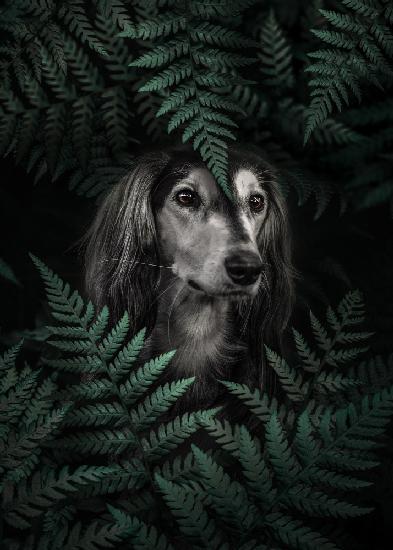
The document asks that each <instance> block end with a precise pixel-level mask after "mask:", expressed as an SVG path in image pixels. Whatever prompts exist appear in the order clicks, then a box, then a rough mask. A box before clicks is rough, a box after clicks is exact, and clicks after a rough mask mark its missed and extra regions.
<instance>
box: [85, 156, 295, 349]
mask: <svg viewBox="0 0 393 550" xmlns="http://www.w3.org/2000/svg"><path fill="white" fill-rule="evenodd" d="M229 180H230V181H229V184H230V188H231V190H232V194H233V200H230V199H228V198H227V196H226V195H225V194H224V192H223V191H222V190H221V189H220V188H219V186H218V185H217V184H216V182H215V180H214V178H213V177H212V175H211V173H210V172H209V171H208V170H207V168H206V167H205V166H204V165H203V163H202V162H201V160H200V158H199V157H198V156H197V155H196V153H195V152H193V151H192V150H190V149H189V148H172V149H168V150H165V151H160V152H158V153H148V154H146V155H143V156H141V157H140V158H139V160H138V161H137V162H136V163H135V165H134V167H133V169H132V170H131V172H130V173H129V175H128V176H127V177H126V178H125V179H124V180H123V181H121V182H120V183H119V184H118V185H116V186H115V187H114V188H113V189H112V190H111V191H110V192H109V194H108V195H107V196H106V198H105V200H104V202H103V204H102V205H101V208H100V209H99V212H98V214H97V216H96V219H95V221H94V223H93V225H92V227H91V230H90V232H89V241H88V246H87V255H86V259H87V261H86V280H87V287H88V290H89V292H90V295H91V297H92V299H93V301H94V302H95V303H97V305H99V306H102V305H104V304H107V305H108V306H109V307H110V310H111V311H112V312H113V313H114V314H115V315H119V314H121V313H122V312H123V311H124V310H125V309H127V310H128V311H129V312H130V314H131V318H132V320H133V321H134V329H135V330H136V329H138V328H140V327H141V326H145V325H147V326H150V327H151V326H152V324H153V323H154V305H155V299H156V291H157V288H158V282H159V280H160V273H162V270H163V269H168V268H170V270H171V272H172V273H173V274H174V275H175V276H177V277H178V278H180V279H181V280H182V282H184V285H187V288H188V290H189V292H192V293H196V294H199V295H200V296H205V297H206V296H209V297H211V298H212V299H221V300H222V299H228V300H231V301H233V300H239V301H240V302H244V300H246V301H248V302H249V303H250V304H252V310H251V311H250V309H248V311H247V315H248V319H249V321H250V323H253V324H254V328H255V330H256V331H258V332H259V333H261V332H262V331H264V332H265V333H268V334H269V333H270V335H272V336H274V335H279V334H280V333H281V332H282V330H283V328H284V327H285V325H286V323H287V321H288V317H289V314H290V311H291V304H292V277H291V265H290V239H289V231H288V219H287V213H286V208H285V201H284V199H283V197H282V194H281V192H280V189H279V185H278V182H277V177H276V173H275V170H274V169H273V168H272V167H271V166H269V165H268V164H267V163H266V162H265V161H264V160H262V158H261V157H260V156H259V155H257V154H256V153H253V152H250V151H242V150H240V149H238V148H236V149H234V148H232V149H230V151H229ZM155 266H163V267H155ZM258 342H260V338H258V339H254V345H255V344H256V345H257V344H258ZM259 353H260V350H259Z"/></svg>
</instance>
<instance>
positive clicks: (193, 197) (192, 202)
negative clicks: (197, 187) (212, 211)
mask: <svg viewBox="0 0 393 550" xmlns="http://www.w3.org/2000/svg"><path fill="white" fill-rule="evenodd" d="M176 201H177V202H178V203H179V204H180V205H181V206H198V204H199V197H198V195H197V194H196V193H194V191H189V190H188V189H185V190H183V191H179V192H178V193H176Z"/></svg>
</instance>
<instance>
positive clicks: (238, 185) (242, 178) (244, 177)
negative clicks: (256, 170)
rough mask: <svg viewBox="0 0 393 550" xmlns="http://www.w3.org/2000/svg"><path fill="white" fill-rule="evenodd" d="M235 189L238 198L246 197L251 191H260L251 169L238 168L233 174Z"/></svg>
mask: <svg viewBox="0 0 393 550" xmlns="http://www.w3.org/2000/svg"><path fill="white" fill-rule="evenodd" d="M234 184H235V189H236V192H237V195H238V197H239V199H241V200H242V199H243V200H244V199H246V198H248V197H249V196H250V195H251V194H252V193H253V192H257V191H260V189H259V182H258V180H257V177H256V175H255V174H253V172H251V170H246V169H244V168H242V169H240V170H239V171H238V172H237V174H236V176H235V181H234Z"/></svg>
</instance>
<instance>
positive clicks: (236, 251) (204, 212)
mask: <svg viewBox="0 0 393 550" xmlns="http://www.w3.org/2000/svg"><path fill="white" fill-rule="evenodd" d="M162 185H163V186H164V188H161V189H160V190H159V192H160V194H161V200H160V201H159V204H158V205H157V206H156V208H155V210H156V212H155V218H156V226H157V234H158V245H159V251H160V256H161V258H160V261H161V262H165V263H166V264H167V265H170V266H171V268H172V271H173V273H174V274H176V275H177V277H179V278H180V279H181V280H182V281H183V282H184V283H185V284H187V285H188V287H189V289H190V291H192V292H195V293H200V294H201V295H202V294H204V295H209V296H214V297H219V296H220V297H234V298H235V299H236V298H243V297H253V296H255V295H256V294H257V292H258V287H259V285H260V283H261V278H262V277H263V265H264V264H263V258H262V257H261V250H260V248H261V247H260V244H259V240H260V239H259V236H260V234H261V232H262V231H263V227H264V225H265V224H266V223H268V218H269V194H268V192H267V189H265V188H264V185H263V182H261V181H260V180H259V179H258V178H257V176H256V174H255V173H254V172H253V171H252V170H250V169H246V168H244V169H243V168H240V169H238V170H237V171H236V172H235V173H234V176H233V182H232V186H231V188H232V191H233V194H234V201H230V200H229V199H228V198H227V197H226V196H225V195H224V193H223V191H222V190H221V189H220V188H219V186H218V185H217V184H216V182H215V180H214V178H213V176H212V175H211V174H210V172H209V171H208V170H207V169H205V168H193V169H191V170H190V172H189V173H188V175H187V176H185V177H183V178H181V179H178V180H176V181H175V182H173V181H172V182H167V183H163V184H162ZM153 204H154V196H153Z"/></svg>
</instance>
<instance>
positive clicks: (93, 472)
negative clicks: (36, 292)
mask: <svg viewBox="0 0 393 550" xmlns="http://www.w3.org/2000/svg"><path fill="white" fill-rule="evenodd" d="M33 260H34V263H35V264H36V266H37V268H38V269H39V271H40V273H41V276H42V278H43V279H44V281H45V285H46V292H47V297H48V301H49V306H50V308H51V312H52V316H53V318H54V319H55V320H56V321H57V324H56V325H55V326H51V327H49V330H50V333H51V337H50V339H49V343H50V345H51V346H52V347H53V348H55V350H56V352H55V354H54V356H52V357H50V356H49V357H44V359H43V362H44V364H45V365H48V366H49V367H51V368H52V369H53V370H54V371H55V376H53V375H51V376H49V377H47V378H43V380H42V381H40V380H39V376H40V371H39V370H32V369H31V368H30V367H29V366H25V367H24V368H23V369H21V370H20V369H18V368H17V367H16V365H15V362H16V356H17V354H18V352H19V351H20V344H18V345H16V346H15V347H14V348H12V349H10V350H9V351H8V352H6V353H5V355H4V356H3V358H2V360H1V369H2V371H3V379H2V385H1V391H2V394H1V396H0V404H1V412H2V414H1V422H2V424H1V432H0V434H1V450H2V454H1V459H0V468H1V476H2V477H1V490H2V505H1V507H2V517H3V522H4V523H5V525H8V526H11V527H13V528H15V529H18V530H21V531H22V533H26V534H25V535H22V539H20V538H19V537H18V539H12V538H8V537H7V538H6V539H5V542H6V544H7V547H9V548H26V547H29V548H39V549H41V548H49V547H50V548H54V549H56V548H59V549H60V548H64V547H65V548H78V547H82V548H91V549H99V548H111V547H114V546H115V547H116V548H123V547H124V548H125V547H126V545H127V546H128V545H129V543H130V542H131V543H132V544H133V546H134V547H135V548H175V547H177V545H180V546H179V547H184V546H183V545H184V544H187V545H191V547H195V548H200V547H203V548H205V547H206V548H217V549H221V548H228V549H230V548H239V547H241V548H250V549H254V548H259V549H263V548H268V547H269V546H268V545H270V544H274V545H275V544H279V545H281V544H284V545H285V547H287V548H315V547H318V548H324V549H329V550H332V549H334V548H339V546H338V544H339V543H340V536H339V533H335V532H332V533H330V535H329V534H327V532H326V531H327V530H326V526H325V528H324V529H323V530H321V529H320V527H318V523H317V522H316V520H315V518H316V517H323V518H325V521H326V519H327V518H329V517H331V518H339V519H341V518H351V517H356V516H359V515H363V514H366V513H368V512H370V511H371V508H370V507H369V506H367V504H366V502H367V496H366V497H363V499H364V500H365V502H364V503H362V502H361V501H360V498H361V497H360V495H357V497H356V501H355V496H354V495H356V493H358V492H360V491H364V490H365V488H367V487H369V486H370V485H371V482H370V481H369V479H367V477H366V475H365V474H366V473H367V472H368V471H369V470H372V469H375V467H376V466H378V465H379V459H378V453H377V448H378V446H379V445H380V443H381V441H382V440H381V436H382V435H383V434H384V433H385V431H386V426H387V424H388V422H389V419H390V416H391V415H392V414H393V385H390V386H386V387H385V388H384V389H380V388H379V384H380V382H381V375H380V376H379V377H378V376H375V373H373V372H372V367H373V363H372V362H369V363H368V364H363V365H362V366H361V367H354V368H352V369H349V368H348V364H351V363H353V362H354V361H355V360H356V359H357V358H358V357H359V355H361V354H363V353H364V352H366V351H367V347H364V345H360V344H363V343H364V342H365V341H367V340H368V339H369V337H370V336H371V334H370V333H367V332H364V331H363V332H359V331H356V332H355V331H354V327H357V326H358V325H360V324H361V323H362V322H363V321H364V312H363V307H364V306H363V302H362V299H361V296H360V294H359V292H350V293H348V294H347V295H346V296H345V297H344V299H343V300H342V301H341V302H340V304H339V305H338V307H337V309H336V310H335V309H333V308H332V307H330V306H329V308H328V310H327V313H326V323H325V322H321V321H319V320H318V319H317V318H316V317H315V315H314V314H312V313H311V314H310V322H311V328H312V333H313V341H314V343H313V344H310V343H308V342H307V340H306V338H305V337H304V336H303V335H302V334H301V333H300V332H298V331H296V330H294V331H293V335H294V341H295V344H296V349H297V361H296V362H295V364H294V365H290V364H288V363H287V362H286V361H285V359H283V358H282V357H280V356H279V355H277V353H275V352H274V351H273V350H271V349H269V348H266V354H267V359H268V361H269V363H270V365H271V367H272V368H273V369H274V370H275V371H276V373H277V375H278V379H279V381H280V383H281V385H282V388H283V390H284V394H285V397H284V398H283V399H282V400H281V401H280V402H279V401H278V400H277V399H276V398H275V397H271V396H269V395H268V394H263V393H261V392H260V390H258V389H252V388H249V387H247V386H245V385H243V384H237V383H233V382H228V381H222V383H223V384H224V385H225V386H226V387H227V389H228V391H229V393H232V394H233V395H235V396H237V397H238V398H239V399H240V400H241V401H242V402H243V404H244V406H245V407H247V408H248V410H249V412H250V414H252V415H255V417H256V418H257V419H258V421H259V422H258V429H257V430H256V433H255V434H254V433H253V431H252V429H251V428H248V427H247V426H246V425H238V424H231V423H230V422H228V421H227V420H222V419H217V418H216V417H215V415H216V413H217V412H218V410H217V409H216V410H214V409H211V410H205V411H197V412H193V413H185V414H183V415H181V416H175V417H174V418H172V419H171V420H170V421H166V422H162V421H161V423H160V422H159V421H160V418H162V415H163V414H165V413H166V412H167V411H168V410H169V408H170V406H171V405H172V404H173V403H174V402H175V401H176V400H177V399H178V398H179V397H180V396H181V395H182V394H183V393H184V392H185V391H187V389H188V388H189V386H190V385H191V384H192V383H193V379H192V378H189V379H181V380H178V381H175V382H173V383H170V384H168V383H166V384H165V385H158V386H156V387H154V390H153V391H149V390H150V388H151V387H152V386H153V384H154V382H156V381H158V380H159V376H160V374H161V373H162V372H163V370H164V369H165V367H166V366H167V364H168V363H169V361H170V360H171V358H172V357H173V352H168V353H165V354H164V355H161V356H159V357H157V358H155V359H151V360H150V361H148V362H147V363H145V364H144V365H142V366H139V367H137V366H135V365H136V360H137V358H138V355H139V353H140V351H141V349H142V348H143V342H144V336H145V331H144V330H142V331H140V332H139V333H138V334H137V335H135V336H134V337H133V338H132V339H131V340H130V339H128V338H127V333H128V328H129V326H128V315H127V314H125V315H124V316H123V317H122V318H121V319H120V321H119V322H118V323H117V325H116V326H115V327H113V328H112V329H111V330H110V331H109V332H108V310H107V308H104V309H102V310H101V311H100V312H95V309H94V306H93V305H92V304H91V302H88V303H86V304H85V303H84V302H83V300H82V298H81V296H80V295H79V293H78V292H77V291H72V290H71V289H70V286H69V285H68V284H65V283H64V282H63V281H62V280H61V279H60V278H59V277H58V276H57V275H55V274H54V273H53V272H52V271H51V270H50V269H48V268H47V267H46V266H45V265H44V264H43V263H42V262H41V261H40V260H38V259H37V258H35V257H33ZM62 371H66V372H70V373H72V374H73V375H74V378H73V381H72V382H68V383H67V384H66V385H65V387H63V389H62V390H60V391H59V387H58V386H57V385H56V378H57V375H59V374H60V373H61V372H62ZM342 371H344V372H342ZM75 375H79V376H75ZM372 375H373V376H374V382H373V383H372V384H370V382H369V377H370V376H372ZM382 381H383V382H384V383H385V382H386V380H385V379H383V380H382ZM202 428H203V429H205V430H206V431H207V433H209V434H210V436H211V437H212V438H213V439H214V440H215V441H216V443H217V447H218V450H216V452H214V453H213V454H212V453H211V452H210V451H209V450H208V451H206V450H203V449H201V448H199V447H198V446H196V445H195V444H191V449H190V448H189V447H188V451H187V450H186V451H185V452H184V449H187V447H183V452H181V451H180V446H181V445H182V444H183V443H184V442H185V441H187V440H188V439H189V438H190V436H191V435H192V434H194V433H195V432H196V431H197V430H200V429H202ZM177 449H179V454H176V452H174V451H176V450H177ZM226 455H228V457H227V456H226ZM103 457H105V459H106V460H105V465H102V464H101V463H100V462H102V459H103ZM81 460H86V462H87V463H82V464H81V463H80V462H81ZM350 495H353V496H350ZM93 497H94V498H93ZM368 498H370V495H368ZM359 501H360V503H359ZM163 502H164V503H165V505H166V507H165V506H164V505H163ZM86 509H87V510H88V511H89V514H86V513H85V518H84V521H83V520H81V519H80V518H81V517H84V516H83V513H84V512H85V511H86ZM92 514H93V517H92ZM3 529H4V527H3ZM29 529H30V530H32V531H33V532H32V533H31V534H30V535H29ZM6 531H7V529H6ZM21 540H22V542H20V541H21Z"/></svg>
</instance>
